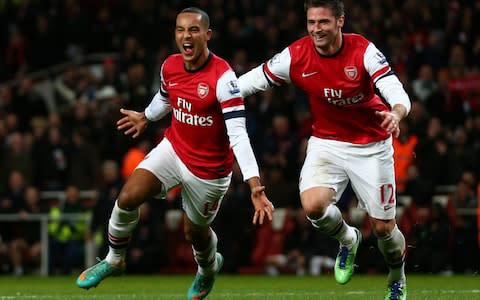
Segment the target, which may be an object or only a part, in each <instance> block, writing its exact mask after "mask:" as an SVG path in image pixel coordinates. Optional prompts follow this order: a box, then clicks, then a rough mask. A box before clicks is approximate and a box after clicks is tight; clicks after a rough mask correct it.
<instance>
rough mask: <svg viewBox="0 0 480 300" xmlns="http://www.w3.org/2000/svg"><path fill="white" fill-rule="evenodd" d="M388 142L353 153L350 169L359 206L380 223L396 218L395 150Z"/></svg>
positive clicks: (372, 145)
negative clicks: (380, 221)
mask: <svg viewBox="0 0 480 300" xmlns="http://www.w3.org/2000/svg"><path fill="white" fill-rule="evenodd" d="M388 141H390V140H387V141H384V142H379V143H374V144H371V145H370V146H369V147H370V149H368V151H364V152H362V151H357V152H356V153H354V154H352V155H351V156H350V161H351V163H350V164H349V165H348V169H347V172H348V175H349V178H350V181H351V183H352V188H353V190H354V191H355V194H356V195H357V198H358V201H359V206H360V207H361V208H363V209H365V210H366V211H367V213H368V214H369V215H370V217H372V218H375V219H379V220H391V219H394V218H395V204H396V197H395V189H396V187H395V171H394V165H393V163H394V162H393V148H392V147H391V143H389V142H388Z"/></svg>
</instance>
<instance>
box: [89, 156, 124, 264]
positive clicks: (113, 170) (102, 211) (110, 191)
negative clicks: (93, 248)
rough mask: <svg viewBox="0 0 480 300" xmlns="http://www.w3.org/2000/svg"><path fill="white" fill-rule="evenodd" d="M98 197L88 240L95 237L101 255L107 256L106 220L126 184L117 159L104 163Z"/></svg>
mask: <svg viewBox="0 0 480 300" xmlns="http://www.w3.org/2000/svg"><path fill="white" fill-rule="evenodd" d="M101 179H102V181H101V183H100V187H99V193H98V199H97V201H96V204H95V207H94V208H93V213H92V221H91V222H90V227H89V228H88V230H87V236H86V239H87V240H92V239H94V241H95V243H96V244H97V246H99V249H98V250H99V251H98V252H99V256H102V257H103V256H105V255H106V254H107V250H108V244H107V241H108V232H107V228H106V226H105V224H104V220H105V219H107V218H108V216H109V215H110V213H111V212H112V209H113V207H114V205H115V201H116V199H117V197H118V194H119V193H120V189H121V187H122V185H123V184H124V180H123V179H122V176H121V175H120V167H119V165H118V163H117V162H116V161H113V160H106V161H104V162H103V163H102V176H101Z"/></svg>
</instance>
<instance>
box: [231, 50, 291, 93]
mask: <svg viewBox="0 0 480 300" xmlns="http://www.w3.org/2000/svg"><path fill="white" fill-rule="evenodd" d="M291 60H292V59H291V56H290V50H289V49H288V48H285V49H283V51H282V52H280V53H278V54H276V55H275V56H274V57H272V58H271V59H269V60H268V61H267V62H266V63H264V64H261V65H260V66H258V67H256V68H254V69H252V70H250V71H249V72H247V73H245V74H243V75H242V76H240V77H239V78H238V86H239V88H240V92H241V93H242V96H243V97H247V96H250V95H252V94H255V93H256V92H259V91H265V90H266V89H268V88H270V87H273V86H276V85H281V84H283V83H284V82H290V63H291Z"/></svg>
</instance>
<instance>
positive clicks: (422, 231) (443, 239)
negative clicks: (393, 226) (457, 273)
mask: <svg viewBox="0 0 480 300" xmlns="http://www.w3.org/2000/svg"><path fill="white" fill-rule="evenodd" d="M451 225H452V224H450V222H449V219H448V217H447V213H446V210H445V207H444V206H442V204H440V203H432V206H431V208H430V213H429V216H428V217H427V219H426V220H425V222H424V223H422V222H420V223H419V222H417V223H416V224H415V226H414V227H413V232H412V235H413V236H412V241H411V242H412V245H413V249H412V250H411V251H410V254H409V255H410V260H411V262H410V264H411V265H412V266H413V268H414V269H413V270H414V271H416V272H422V273H435V274H439V273H441V272H449V271H451V270H450V269H451V259H450V258H451V257H452V253H451V251H450V250H451V247H450V243H451V238H452V231H451Z"/></svg>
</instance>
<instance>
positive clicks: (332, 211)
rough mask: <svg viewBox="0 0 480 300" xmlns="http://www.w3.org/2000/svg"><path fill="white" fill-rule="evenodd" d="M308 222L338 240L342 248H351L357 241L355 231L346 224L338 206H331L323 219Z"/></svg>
mask: <svg viewBox="0 0 480 300" xmlns="http://www.w3.org/2000/svg"><path fill="white" fill-rule="evenodd" d="M307 218H308V217H307ZM308 220H310V222H311V223H312V225H313V227H315V228H318V230H320V231H321V232H323V233H325V234H326V235H329V236H332V237H334V238H336V239H337V240H338V241H339V243H340V245H342V246H346V247H348V248H351V247H352V246H353V244H354V243H355V242H356V241H357V234H356V233H355V230H354V229H353V227H351V226H349V225H348V224H347V223H345V221H344V220H343V218H342V213H341V212H340V209H338V207H337V206H336V205H333V204H330V205H329V206H328V207H327V209H326V210H325V214H324V215H323V216H322V217H321V218H319V219H317V220H313V219H310V218H308Z"/></svg>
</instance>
